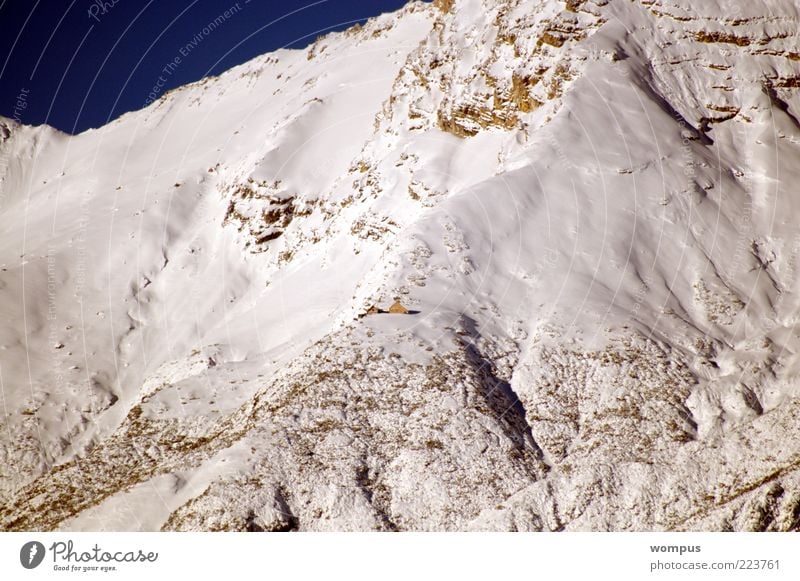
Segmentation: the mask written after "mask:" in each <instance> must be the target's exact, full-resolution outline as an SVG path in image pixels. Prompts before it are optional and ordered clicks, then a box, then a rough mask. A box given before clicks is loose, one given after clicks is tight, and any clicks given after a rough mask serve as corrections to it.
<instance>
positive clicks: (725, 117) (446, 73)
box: [0, 0, 800, 530]
mask: <svg viewBox="0 0 800 581" xmlns="http://www.w3.org/2000/svg"><path fill="white" fill-rule="evenodd" d="M799 12H800V3H798V2H797V1H796V0H791V1H789V0H706V1H704V2H690V1H689V0H663V1H656V0H634V1H631V0H610V1H609V0H594V1H592V0H586V1H582V0H567V1H566V2H560V1H555V0H542V1H538V0H505V1H502V0H436V1H435V2H434V3H433V4H426V3H421V2H411V3H409V4H407V5H406V6H405V7H404V8H403V9H402V10H400V11H399V12H396V13H394V14H387V15H383V16H380V17H378V18H375V19H372V20H370V21H369V22H368V23H367V24H366V25H364V26H363V27H355V28H352V29H350V30H348V31H346V32H343V33H336V34H330V35H328V36H325V37H323V38H321V39H319V40H318V41H317V42H316V43H314V44H313V45H312V46H311V47H309V48H308V49H307V50H304V51H278V52H276V53H272V54H268V55H264V56H263V57H260V58H257V59H255V60H253V61H251V62H249V63H247V64H244V65H242V66H239V67H236V68H234V69H232V70H231V71H229V72H227V73H225V74H223V75H221V76H220V77H217V78H209V79H205V80H203V81H201V82H199V83H195V84H193V85H189V86H186V87H183V88H181V89H179V90H176V91H173V92H171V93H168V94H167V95H165V96H164V97H163V98H162V99H160V100H159V101H157V102H156V103H154V104H153V105H151V106H150V107H148V108H146V109H144V110H142V111H138V112H135V113H130V114H127V115H125V116H123V117H122V118H120V119H118V120H117V121H115V122H113V123H111V124H109V125H108V126H106V127H103V128H101V129H98V130H93V131H87V132H85V133H82V134H80V135H77V136H68V135H64V134H62V133H59V132H58V131H56V130H54V129H51V128H49V127H37V128H33V127H26V126H19V125H17V124H15V123H13V122H12V121H9V120H3V121H2V122H1V123H0V180H2V182H1V184H0V232H1V233H2V234H0V317H1V319H0V320H1V321H2V324H0V386H1V387H2V403H3V409H2V411H3V413H4V416H3V418H4V422H3V424H4V425H3V426H0V428H2V429H0V438H2V445H0V454H1V455H2V456H0V529H5V530H32V529H48V530H49V529H62V530H99V529H111V530H154V529H155V530H157V529H164V530H296V529H300V530H365V529H367V530H372V529H377V530H423V529H424V530H429V529H436V530H441V529H446V530H686V529H703V530H797V529H799V528H800V486H799V485H800V422H798V421H797V417H798V414H800V393H798V389H797V386H798V383H799V382H800V338H798V330H797V329H796V328H795V327H796V324H797V323H798V320H799V319H798V312H800V311H798V309H799V308H800V294H798V292H797V290H796V289H797V283H798V279H800V271H798V266H800V230H798V228H797V223H798V218H799V217H800V197H798V190H797V187H798V186H797V184H798V183H800V97H798V93H797V91H798V88H800V52H798V50H800V49H799V48H798V47H800V35H799V34H798V30H800V26H798V14H799ZM396 298H399V299H400V301H401V303H403V304H404V305H405V306H406V307H407V308H408V309H410V311H411V313H410V314H407V315H404V314H370V315H366V316H363V315H364V313H365V312H366V311H367V309H368V308H369V307H370V306H372V305H377V306H379V307H382V308H383V309H386V308H387V307H388V306H389V305H390V304H391V303H392V302H393V301H394V300H395V299H396Z"/></svg>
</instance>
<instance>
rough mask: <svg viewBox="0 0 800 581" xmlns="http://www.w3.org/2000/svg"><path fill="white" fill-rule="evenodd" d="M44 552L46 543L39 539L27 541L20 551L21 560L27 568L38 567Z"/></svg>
mask: <svg viewBox="0 0 800 581" xmlns="http://www.w3.org/2000/svg"><path fill="white" fill-rule="evenodd" d="M44 553H45V550H44V545H43V544H42V543H40V542H39V541H31V542H29V543H25V544H24V545H22V548H21V549H20V551H19V562H20V563H22V566H23V567H25V568H26V569H36V567H38V566H39V565H41V564H42V561H43V560H44Z"/></svg>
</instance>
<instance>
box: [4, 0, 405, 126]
mask: <svg viewBox="0 0 800 581" xmlns="http://www.w3.org/2000/svg"><path fill="white" fill-rule="evenodd" d="M405 3H406V0H238V2H237V1H236V0H182V1H178V0H105V1H103V0H0V115H4V116H6V117H11V118H16V119H17V120H19V121H21V122H22V123H26V124H31V125H38V124H41V123H48V124H50V125H53V126H54V127H57V128H59V129H61V130H62V131H66V132H68V133H79V132H80V131H83V130H84V129H87V128H89V127H99V126H101V125H104V124H105V123H107V122H108V121H110V120H113V119H114V118H116V117H118V116H119V115H121V114H122V113H124V112H126V111H131V110H134V109H141V108H142V107H143V106H144V105H145V103H146V102H147V100H148V95H150V94H151V92H152V91H153V88H154V85H156V83H157V82H158V79H159V76H160V75H162V74H163V69H164V67H165V66H167V65H168V64H169V63H173V62H174V61H175V58H176V57H179V59H180V63H179V64H178V65H177V66H175V67H173V68H172V69H171V73H170V74H169V75H168V76H167V78H166V80H167V84H166V86H164V87H163V89H162V90H167V89H170V88H173V87H176V86H179V85H184V84H186V83H188V82H191V81H195V80H197V79H200V78H202V77H204V76H208V75H214V74H219V73H220V72H222V71H224V70H226V69H229V68H231V67H232V66H235V65H237V64H239V63H242V62H244V61H247V60H249V59H251V58H252V57H254V56H256V55H259V54H263V53H265V52H269V51H272V50H275V49H277V48H281V47H292V48H301V47H304V46H306V45H308V44H309V43H310V42H312V41H313V40H314V39H315V38H316V37H317V36H318V35H320V34H323V33H324V32H326V31H330V30H340V29H343V28H347V27H348V26H350V25H351V24H352V23H353V22H354V21H363V20H364V19H366V18H368V17H370V16H374V15H376V14H380V13H382V12H387V11H391V10H396V9H398V8H400V7H401V6H403V5H404V4H405ZM215 21H216V24H211V23H214V22H215ZM187 45H191V48H190V49H189V50H188V51H187V49H186V47H187ZM182 48H183V53H181V49H182Z"/></svg>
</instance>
